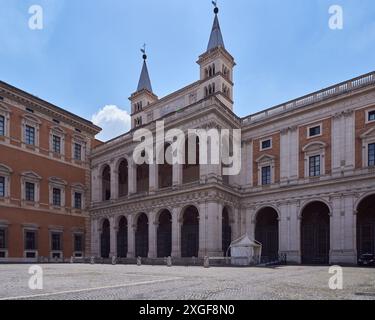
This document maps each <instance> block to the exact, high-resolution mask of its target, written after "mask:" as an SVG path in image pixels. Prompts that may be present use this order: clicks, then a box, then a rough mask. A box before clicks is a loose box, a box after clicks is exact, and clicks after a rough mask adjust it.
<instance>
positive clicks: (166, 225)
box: [157, 210, 172, 258]
mask: <svg viewBox="0 0 375 320" xmlns="http://www.w3.org/2000/svg"><path fill="white" fill-rule="evenodd" d="M171 255H172V214H171V213H170V212H169V211H168V210H163V211H162V212H161V213H160V215H159V219H158V229H157V257H158V258H165V257H169V256H171Z"/></svg>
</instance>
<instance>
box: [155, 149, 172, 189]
mask: <svg viewBox="0 0 375 320" xmlns="http://www.w3.org/2000/svg"><path fill="white" fill-rule="evenodd" d="M163 158H164V164H159V165H158V175H159V179H158V180H159V188H160V189H163V188H169V187H172V183H173V182H172V181H173V166H172V164H171V163H172V159H173V153H172V148H170V144H165V145H164V150H163Z"/></svg>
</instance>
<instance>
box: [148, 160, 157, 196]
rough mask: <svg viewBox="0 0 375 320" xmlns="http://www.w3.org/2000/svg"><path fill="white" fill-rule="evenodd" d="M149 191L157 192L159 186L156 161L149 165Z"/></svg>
mask: <svg viewBox="0 0 375 320" xmlns="http://www.w3.org/2000/svg"><path fill="white" fill-rule="evenodd" d="M149 174H150V179H149V184H150V185H149V191H150V193H155V192H156V191H157V190H158V188H159V172H158V165H157V164H156V163H153V164H150V165H149Z"/></svg>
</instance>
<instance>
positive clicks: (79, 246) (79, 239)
mask: <svg viewBox="0 0 375 320" xmlns="http://www.w3.org/2000/svg"><path fill="white" fill-rule="evenodd" d="M74 252H83V235H82V234H75V235H74Z"/></svg>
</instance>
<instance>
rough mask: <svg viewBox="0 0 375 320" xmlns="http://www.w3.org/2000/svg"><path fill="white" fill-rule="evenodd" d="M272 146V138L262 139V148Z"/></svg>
mask: <svg viewBox="0 0 375 320" xmlns="http://www.w3.org/2000/svg"><path fill="white" fill-rule="evenodd" d="M271 146H272V143H271V140H270V139H269V140H264V141H262V150H265V149H270V148H271Z"/></svg>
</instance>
